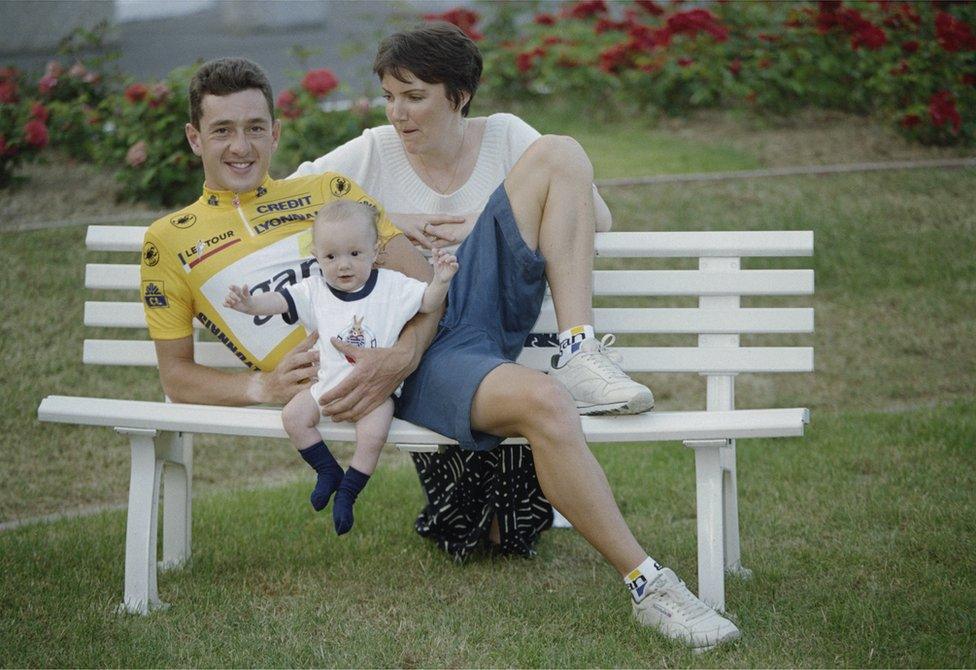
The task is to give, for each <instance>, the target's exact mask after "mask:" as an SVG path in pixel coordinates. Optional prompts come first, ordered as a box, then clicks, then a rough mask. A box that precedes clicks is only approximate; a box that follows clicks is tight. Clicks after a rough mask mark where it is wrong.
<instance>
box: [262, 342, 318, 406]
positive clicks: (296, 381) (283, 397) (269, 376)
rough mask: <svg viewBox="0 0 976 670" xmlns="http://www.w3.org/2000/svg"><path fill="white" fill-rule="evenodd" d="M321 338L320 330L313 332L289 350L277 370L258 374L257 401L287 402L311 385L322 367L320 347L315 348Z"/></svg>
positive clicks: (275, 403)
mask: <svg viewBox="0 0 976 670" xmlns="http://www.w3.org/2000/svg"><path fill="white" fill-rule="evenodd" d="M318 339H319V334H318V333H317V332H315V333H312V334H311V335H309V336H308V337H306V338H305V339H304V340H302V341H301V342H299V343H298V345H297V346H296V347H295V348H294V349H292V350H291V351H289V352H288V353H287V354H285V356H284V358H282V359H281V361H279V362H278V365H277V366H276V367H275V369H274V370H271V371H270V372H262V373H259V374H257V375H254V381H255V382H256V386H257V388H255V389H254V390H253V393H252V396H253V398H254V399H255V402H259V403H270V404H274V405H284V404H285V403H287V402H288V401H289V400H291V399H292V398H294V397H295V395H296V394H297V393H299V392H300V391H305V390H307V389H308V388H310V387H311V386H312V384H313V383H314V382H315V378H316V375H317V373H318V369H319V350H318V349H316V348H315V343H316V342H317V341H318Z"/></svg>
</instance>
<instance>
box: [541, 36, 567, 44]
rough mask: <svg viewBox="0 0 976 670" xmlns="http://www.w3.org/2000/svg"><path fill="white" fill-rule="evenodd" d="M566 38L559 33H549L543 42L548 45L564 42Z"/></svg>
mask: <svg viewBox="0 0 976 670" xmlns="http://www.w3.org/2000/svg"><path fill="white" fill-rule="evenodd" d="M564 41H565V40H563V38H562V37H560V36H559V35H547V36H546V38H545V39H544V40H542V43H543V44H545V45H546V46H552V45H553V44H562V43H563V42H564Z"/></svg>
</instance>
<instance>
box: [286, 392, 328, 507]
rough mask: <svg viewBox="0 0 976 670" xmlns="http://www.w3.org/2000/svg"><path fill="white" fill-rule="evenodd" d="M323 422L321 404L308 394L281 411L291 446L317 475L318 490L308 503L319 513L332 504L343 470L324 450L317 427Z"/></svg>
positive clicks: (314, 491) (315, 490)
mask: <svg viewBox="0 0 976 670" xmlns="http://www.w3.org/2000/svg"><path fill="white" fill-rule="evenodd" d="M321 418H322V415H321V414H320V410H319V404H318V403H317V402H316V401H315V398H313V397H312V394H311V393H309V392H308V391H300V392H299V393H298V394H297V395H295V397H294V398H292V399H291V400H289V401H288V404H287V405H285V408H284V409H283V410H281V423H283V424H284V426H285V432H287V433H288V437H290V438H291V443H292V444H293V445H295V448H296V449H298V454H299V455H300V456H301V457H302V458H303V459H305V462H306V463H308V464H309V465H310V466H311V467H312V469H313V470H315V472H316V474H317V475H318V478H317V479H316V481H315V488H314V489H312V494H311V495H310V496H309V501H310V502H311V503H312V507H313V508H314V509H315V511H316V512H319V511H321V510H323V509H324V508H325V506H326V505H328V504H329V498H331V497H332V494H333V493H335V490H336V489H337V488H339V483H340V482H341V481H342V467H341V466H340V465H339V463H338V461H336V459H335V457H334V456H333V455H332V453H331V452H330V451H329V448H328V447H327V446H325V442H324V441H323V440H322V435H321V434H319V430H318V425H319V420H320V419H321Z"/></svg>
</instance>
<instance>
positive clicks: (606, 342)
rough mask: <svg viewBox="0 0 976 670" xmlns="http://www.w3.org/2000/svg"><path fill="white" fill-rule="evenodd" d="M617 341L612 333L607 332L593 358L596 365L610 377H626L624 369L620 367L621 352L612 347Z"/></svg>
mask: <svg viewBox="0 0 976 670" xmlns="http://www.w3.org/2000/svg"><path fill="white" fill-rule="evenodd" d="M616 341H617V338H616V337H615V336H614V335H613V334H612V333H607V334H606V335H604V336H603V339H601V340H600V346H599V348H598V349H597V350H596V351H594V352H592V354H597V355H593V356H592V358H591V360H592V361H593V363H594V364H595V366H596V367H597V368H598V369H599V370H600V371H601V372H603V373H605V374H606V375H607V376H609V377H624V376H626V375H625V374H624V371H623V370H621V369H620V361H621V356H620V352H618V351H613V350H612V349H610V347H611V345H613V343H614V342H616ZM592 354H591V355H592Z"/></svg>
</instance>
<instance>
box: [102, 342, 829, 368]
mask: <svg viewBox="0 0 976 670" xmlns="http://www.w3.org/2000/svg"><path fill="white" fill-rule="evenodd" d="M614 351H616V352H619V353H620V356H621V367H623V369H624V370H627V371H629V372H698V373H714V374H736V373H739V372H811V371H812V370H813V348H812V347H728V348H726V347H714V348H706V347H619V348H615V349H614ZM554 353H556V349H555V348H550V347H540V348H533V349H524V350H523V351H522V355H521V356H519V359H518V362H519V363H521V364H522V365H526V366H529V367H532V368H535V369H538V370H544V369H546V367H547V366H548V363H549V359H550V357H551V356H552V355H553V354H554ZM83 360H84V362H85V363H86V364H93V365H135V366H148V367H156V366H157V362H156V349H155V347H154V346H153V343H152V341H149V340H85V346H84V356H83ZM196 361H197V362H198V363H201V364H203V365H209V366H212V367H218V368H241V367H243V365H242V364H241V362H240V361H239V360H238V359H237V358H236V357H235V356H234V354H233V353H232V352H231V351H230V350H229V349H228V348H227V347H225V346H224V345H223V344H221V343H219V342H198V343H197V345H196Z"/></svg>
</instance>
